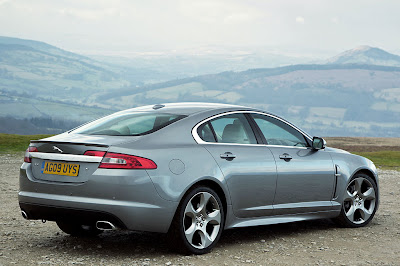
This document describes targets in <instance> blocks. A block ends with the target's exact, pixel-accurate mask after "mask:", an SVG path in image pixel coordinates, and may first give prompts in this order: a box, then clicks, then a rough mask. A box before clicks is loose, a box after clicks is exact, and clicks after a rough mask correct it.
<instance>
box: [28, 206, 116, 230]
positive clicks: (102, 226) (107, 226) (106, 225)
mask: <svg viewBox="0 0 400 266" xmlns="http://www.w3.org/2000/svg"><path fill="white" fill-rule="evenodd" d="M21 215H22V217H24V219H25V220H29V216H28V214H27V213H26V212H25V211H24V210H21ZM96 228H97V229H99V230H103V231H111V230H116V229H117V227H116V226H115V225H114V224H113V223H111V222H109V221H97V222H96Z"/></svg>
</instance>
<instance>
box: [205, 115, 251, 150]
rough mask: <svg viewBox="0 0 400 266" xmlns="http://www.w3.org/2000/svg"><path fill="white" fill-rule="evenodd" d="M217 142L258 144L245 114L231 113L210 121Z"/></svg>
mask: <svg viewBox="0 0 400 266" xmlns="http://www.w3.org/2000/svg"><path fill="white" fill-rule="evenodd" d="M210 124H211V126H212V129H213V130H214V133H215V136H216V138H217V142H220V143H238V144H257V140H256V137H255V136H254V133H253V130H252V129H251V127H250V124H249V122H248V121H247V119H246V117H245V116H244V115H243V114H230V115H224V116H221V117H218V118H215V119H213V120H211V121H210Z"/></svg>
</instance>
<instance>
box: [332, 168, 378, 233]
mask: <svg viewBox="0 0 400 266" xmlns="http://www.w3.org/2000/svg"><path fill="white" fill-rule="evenodd" d="M378 196H379V194H378V188H377V186H376V183H375V181H374V180H373V179H372V178H371V177H370V176H368V175H366V174H362V173H359V174H356V175H354V177H353V178H352V179H350V181H349V182H348V184H347V186H346V189H345V191H344V195H343V203H342V208H341V211H340V215H339V216H338V217H337V218H335V219H334V221H335V222H336V223H338V224H339V225H341V226H344V227H362V226H365V225H367V224H368V223H369V222H370V221H371V220H372V218H373V217H374V215H375V212H376V210H377V208H378V203H379V199H378Z"/></svg>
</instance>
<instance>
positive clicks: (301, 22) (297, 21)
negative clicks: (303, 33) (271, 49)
mask: <svg viewBox="0 0 400 266" xmlns="http://www.w3.org/2000/svg"><path fill="white" fill-rule="evenodd" d="M304 22H305V20H304V18H303V17H300V16H299V17H296V23H299V24H304Z"/></svg>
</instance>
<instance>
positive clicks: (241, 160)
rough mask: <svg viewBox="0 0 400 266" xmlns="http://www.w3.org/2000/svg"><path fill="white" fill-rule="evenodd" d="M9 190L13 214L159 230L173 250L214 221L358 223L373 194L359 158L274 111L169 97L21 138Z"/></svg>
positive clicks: (203, 246)
mask: <svg viewBox="0 0 400 266" xmlns="http://www.w3.org/2000/svg"><path fill="white" fill-rule="evenodd" d="M18 199H19V205H20V208H21V211H22V215H23V217H24V218H26V219H41V220H49V221H55V222H56V223H57V225H58V226H59V228H60V229H61V230H62V231H64V232H65V233H67V234H70V235H73V236H94V235H97V234H99V233H101V232H103V231H105V230H115V229H125V230H140V231H151V232H161V233H167V234H168V238H167V239H168V241H171V245H170V246H171V247H174V248H176V249H177V250H178V251H180V252H183V253H194V254H204V253H207V252H209V251H210V250H211V249H212V248H213V247H214V246H215V245H216V243H217V241H218V239H219V238H220V236H221V233H222V231H223V230H224V229H231V228H237V227H245V226H256V225H267V224H277V223H286V222H295V221H302V220H311V219H320V218H333V219H334V220H335V221H337V222H338V223H339V224H340V225H342V226H347V227H361V226H364V225H366V224H368V223H369V222H370V221H371V219H372V218H373V216H374V214H375V212H376V210H377V208H378V202H379V193H378V175H377V171H376V168H375V165H374V164H373V163H372V162H371V161H370V160H368V159H366V158H363V157H361V156H357V155H353V154H350V153H348V152H346V151H343V150H338V149H333V148H328V147H326V146H325V141H324V140H323V139H322V138H319V137H311V136H310V135H308V134H307V133H306V132H304V131H302V130H301V129H299V128H298V127H296V126H295V125H293V124H291V123H289V122H288V121H286V120H284V119H282V118H280V117H278V116H276V115H273V114H271V113H268V112H264V111H262V110H257V109H253V108H248V107H243V106H234V105H224V104H207V103H178V104H163V105H154V106H144V107H139V108H133V109H129V110H125V111H121V112H118V113H115V114H112V115H109V116H107V117H104V118H101V119H98V120H96V121H93V122H90V123H88V124H84V125H82V126H80V127H78V128H76V129H73V130H70V131H68V132H65V133H63V134H60V135H56V136H53V137H50V138H46V139H42V140H36V141H31V144H30V145H29V147H28V149H27V151H26V154H25V158H24V163H23V164H22V166H21V170H20V192H19V195H18Z"/></svg>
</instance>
